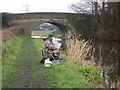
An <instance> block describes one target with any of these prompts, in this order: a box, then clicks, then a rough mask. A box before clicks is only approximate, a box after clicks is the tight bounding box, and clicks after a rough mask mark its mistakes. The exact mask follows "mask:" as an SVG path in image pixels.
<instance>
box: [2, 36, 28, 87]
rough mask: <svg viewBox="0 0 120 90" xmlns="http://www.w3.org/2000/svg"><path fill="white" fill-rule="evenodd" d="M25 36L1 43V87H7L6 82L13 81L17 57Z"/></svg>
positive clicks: (15, 73)
mask: <svg viewBox="0 0 120 90" xmlns="http://www.w3.org/2000/svg"><path fill="white" fill-rule="evenodd" d="M23 38H26V37H25V36H19V37H14V38H12V39H11V40H9V41H7V42H3V44H2V48H3V54H2V76H3V77H2V81H3V87H9V84H7V81H8V80H11V79H13V78H14V77H15V76H16V75H17V69H16V65H17V62H18V61H17V60H16V58H17V55H18V54H19V53H20V51H21V44H22V42H23Z"/></svg>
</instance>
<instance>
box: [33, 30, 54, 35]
mask: <svg viewBox="0 0 120 90" xmlns="http://www.w3.org/2000/svg"><path fill="white" fill-rule="evenodd" d="M52 32H53V30H41V31H40V30H39V31H32V35H40V36H46V37H47V36H48V35H49V34H51V33H52Z"/></svg>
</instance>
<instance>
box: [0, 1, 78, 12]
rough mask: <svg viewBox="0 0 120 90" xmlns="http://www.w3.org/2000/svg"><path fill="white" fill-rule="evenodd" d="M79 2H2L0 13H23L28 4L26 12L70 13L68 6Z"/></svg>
mask: <svg viewBox="0 0 120 90" xmlns="http://www.w3.org/2000/svg"><path fill="white" fill-rule="evenodd" d="M78 1H79V0H2V1H1V2H0V12H11V13H24V12H26V7H25V6H26V5H27V4H28V12H71V10H70V8H69V6H70V5H71V4H72V3H76V2H78Z"/></svg>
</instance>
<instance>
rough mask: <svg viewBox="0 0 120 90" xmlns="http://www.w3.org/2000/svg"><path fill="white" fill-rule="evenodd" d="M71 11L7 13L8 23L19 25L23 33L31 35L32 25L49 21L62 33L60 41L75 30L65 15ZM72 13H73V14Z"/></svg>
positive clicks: (63, 40)
mask: <svg viewBox="0 0 120 90" xmlns="http://www.w3.org/2000/svg"><path fill="white" fill-rule="evenodd" d="M71 14H73V13H45V12H44V13H42V12H41V13H22V14H9V15H8V16H9V20H10V22H9V25H10V26H11V25H12V26H13V25H20V26H21V27H22V28H23V29H24V30H25V34H26V35H28V36H31V32H32V29H33V27H35V26H36V25H39V24H42V23H50V24H53V25H55V26H57V27H58V28H59V29H60V31H61V33H62V42H63V43H64V44H65V41H66V40H67V39H68V38H70V37H71V33H74V32H75V31H76V30H75V28H74V27H73V26H72V25H71V24H70V22H69V21H68V19H67V17H69V15H71ZM73 15H74V14H73Z"/></svg>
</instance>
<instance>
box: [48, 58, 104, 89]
mask: <svg viewBox="0 0 120 90" xmlns="http://www.w3.org/2000/svg"><path fill="white" fill-rule="evenodd" d="M49 81H50V82H49V84H50V86H51V87H54V88H95V87H99V86H100V85H101V83H102V81H103V78H102V77H100V72H98V71H97V70H96V69H95V68H94V67H90V66H83V65H82V63H78V62H74V63H69V64H68V62H67V61H66V60H65V61H64V63H62V64H60V65H57V66H53V68H52V70H51V72H50V77H49Z"/></svg>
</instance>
